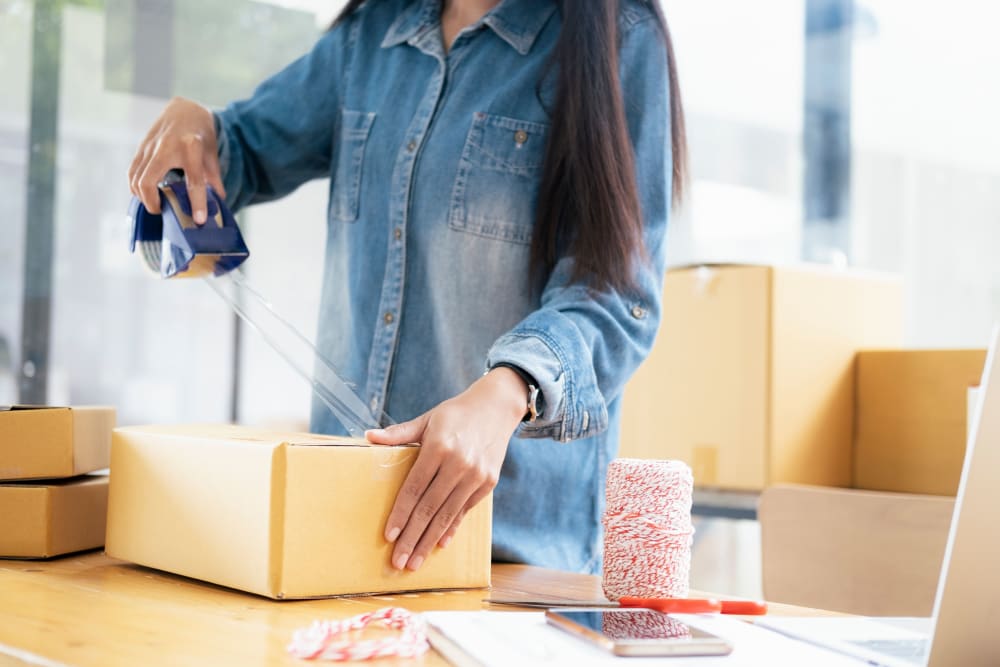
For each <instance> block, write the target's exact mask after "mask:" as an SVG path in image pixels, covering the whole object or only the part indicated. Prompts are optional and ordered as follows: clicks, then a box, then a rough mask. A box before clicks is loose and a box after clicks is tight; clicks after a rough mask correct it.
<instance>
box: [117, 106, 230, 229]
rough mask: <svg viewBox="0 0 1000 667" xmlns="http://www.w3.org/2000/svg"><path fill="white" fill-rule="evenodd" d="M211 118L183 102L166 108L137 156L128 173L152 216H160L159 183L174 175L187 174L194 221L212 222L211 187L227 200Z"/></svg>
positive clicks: (134, 187)
mask: <svg viewBox="0 0 1000 667" xmlns="http://www.w3.org/2000/svg"><path fill="white" fill-rule="evenodd" d="M217 146H218V144H217V139H216V137H215V125H214V119H213V118H212V113H211V111H209V110H208V109H206V108H204V107H202V106H200V105H198V104H196V103H194V102H192V101H190V100H185V99H183V98H174V99H173V100H171V101H170V102H169V103H168V104H167V106H166V107H165V108H164V110H163V113H161V114H160V117H159V119H157V121H156V122H155V123H154V124H153V125H152V127H151V128H150V130H149V132H148V133H147V134H146V137H145V138H144V139H143V140H142V143H140V145H139V149H138V150H136V154H135V157H134V158H133V159H132V164H131V165H130V166H129V169H128V180H129V189H130V190H131V191H132V194H134V195H135V196H136V197H138V198H139V199H140V200H141V201H142V203H143V205H145V207H146V209H147V210H148V211H149V212H150V213H154V214H157V213H160V193H159V183H160V181H161V180H162V179H163V177H164V175H165V174H166V173H167V172H168V171H170V170H171V169H182V170H183V171H184V175H185V179H186V181H187V187H188V196H189V197H190V199H191V209H192V210H191V217H193V218H194V220H195V222H197V223H199V224H202V223H204V222H205V220H206V219H207V217H208V206H207V196H206V192H205V188H206V184H208V183H210V184H211V185H212V187H213V188H215V189H216V191H217V192H218V193H219V195H220V196H223V197H224V196H225V189H224V188H223V185H222V176H221V173H220V169H219V159H218V156H217V155H216V151H217Z"/></svg>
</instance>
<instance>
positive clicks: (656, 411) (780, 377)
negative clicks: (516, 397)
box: [621, 265, 903, 490]
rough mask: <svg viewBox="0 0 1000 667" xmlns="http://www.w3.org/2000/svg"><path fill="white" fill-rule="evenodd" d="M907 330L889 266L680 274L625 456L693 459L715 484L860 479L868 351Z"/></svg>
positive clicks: (668, 298)
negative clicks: (857, 438)
mask: <svg viewBox="0 0 1000 667" xmlns="http://www.w3.org/2000/svg"><path fill="white" fill-rule="evenodd" d="M902 328H903V315H902V289H901V283H900V281H899V279H898V278H897V277H895V276H891V275H887V274H879V273H873V272H863V271H854V270H837V269H833V268H827V267H816V266H796V267H771V266H740V265H721V266H701V267H687V268H681V269H674V270H671V271H668V272H667V275H666V278H665V282H664V292H663V324H662V325H661V327H660V332H659V335H658V337H657V340H656V344H655V346H654V348H653V351H652V353H651V354H650V356H649V358H648V359H647V360H646V362H645V363H644V364H643V365H642V367H641V368H640V369H639V370H638V372H637V373H636V374H635V377H634V378H633V379H632V380H631V382H629V384H628V386H627V387H626V389H625V396H624V403H623V417H624V418H623V420H622V437H621V456H633V457H638V458H661V459H667V458H668V459H680V460H682V461H686V462H687V463H688V464H689V465H691V468H692V470H693V472H694V480H695V484H696V485H698V486H703V487H705V486H707V487H717V488H725V489H737V490H759V489H762V488H764V487H765V486H767V485H769V484H774V483H777V482H798V483H803V484H820V485H825V486H849V485H850V483H851V441H852V433H853V417H854V357H855V353H856V351H857V350H858V349H859V348H870V347H876V346H877V347H890V346H898V345H899V343H900V339H901V337H902Z"/></svg>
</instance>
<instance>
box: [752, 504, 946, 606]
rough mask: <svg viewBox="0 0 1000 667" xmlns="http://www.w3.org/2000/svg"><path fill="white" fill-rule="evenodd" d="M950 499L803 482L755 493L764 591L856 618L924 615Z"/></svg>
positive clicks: (929, 603)
mask: <svg viewBox="0 0 1000 667" xmlns="http://www.w3.org/2000/svg"><path fill="white" fill-rule="evenodd" d="M954 507H955V501H954V499H953V498H942V497H941V496H928V495H917V494H909V493H884V492H878V491H862V490H856V489H833V488H823V487H810V486H774V487H771V488H769V489H766V490H765V491H764V492H763V493H762V494H761V496H760V506H759V508H758V510H757V516H758V518H759V520H760V528H761V552H762V556H763V559H762V564H763V583H764V597H765V598H767V599H768V600H772V601H774V602H784V603H788V604H796V605H802V606H805V607H814V608H818V609H831V610H835V611H841V612H845V613H849V614H861V615H864V616H930V615H931V611H932V609H933V607H934V595H935V593H936V592H937V584H938V575H939V574H940V572H941V563H942V561H943V559H944V549H945V544H946V543H947V540H948V530H949V528H950V527H951V517H952V512H953V510H954Z"/></svg>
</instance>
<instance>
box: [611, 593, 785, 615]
mask: <svg viewBox="0 0 1000 667" xmlns="http://www.w3.org/2000/svg"><path fill="white" fill-rule="evenodd" d="M618 606H620V607H642V608H645V609H655V610H657V611H662V612H663V613H665V614H739V615H742V616H762V615H764V614H766V613H767V603H766V602H758V601H755V600H716V599H715V598H636V597H623V598H620V599H619V600H618Z"/></svg>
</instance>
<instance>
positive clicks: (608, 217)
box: [334, 0, 687, 290]
mask: <svg viewBox="0 0 1000 667" xmlns="http://www.w3.org/2000/svg"><path fill="white" fill-rule="evenodd" d="M365 1H366V0H348V2H347V5H346V7H344V9H343V11H342V12H341V13H340V15H339V16H338V17H337V19H336V20H335V21H334V25H336V24H337V23H338V22H339V21H341V20H342V19H343V18H344V17H346V16H348V15H350V14H351V13H352V12H354V11H355V10H356V9H357V8H358V7H360V6H361V5H362V4H364V2H365ZM556 1H557V3H558V6H559V11H560V13H561V14H562V30H561V32H560V35H559V40H558V42H557V43H556V47H555V51H554V53H553V55H552V63H551V64H552V66H553V67H554V68H555V71H557V72H558V82H557V93H556V100H555V106H554V108H553V109H552V117H553V118H558V119H559V122H558V123H553V124H552V130H551V132H550V133H549V138H548V146H547V147H546V154H545V163H544V167H543V169H542V180H541V184H540V186H539V193H538V209H537V215H536V218H537V221H536V226H535V233H534V236H533V240H532V243H531V267H532V269H533V271H534V272H535V273H536V274H547V273H548V272H549V271H550V270H551V269H552V267H553V266H555V263H556V260H557V259H558V257H559V255H560V254H561V251H563V250H566V251H568V253H569V254H570V255H571V256H572V257H573V258H574V260H575V263H574V272H573V276H572V278H573V279H574V280H578V281H583V282H585V283H587V284H589V285H590V286H591V287H594V288H597V289H606V288H611V289H617V290H628V289H630V288H632V287H633V286H634V284H635V262H636V261H644V260H645V258H646V255H645V250H644V244H643V238H642V208H641V205H640V203H639V193H638V189H637V183H636V173H635V159H634V156H633V153H632V145H631V142H630V140H629V134H628V126H627V124H626V122H625V102H624V100H623V98H622V90H621V82H620V80H619V77H618V42H619V34H618V19H619V12H620V5H621V0H602V1H599V0H556ZM643 2H645V4H647V5H648V6H649V7H650V9H651V10H652V11H653V12H654V13H655V15H656V20H657V22H658V23H659V27H660V29H661V32H662V34H663V39H664V42H665V46H666V51H667V77H668V85H669V91H670V141H671V148H672V155H673V165H672V170H673V174H672V175H673V181H672V182H673V192H672V194H673V203H674V205H676V204H677V203H679V202H680V201H681V199H682V196H683V193H684V188H685V184H686V181H687V140H686V135H685V131H684V111H683V108H682V106H681V95H680V86H679V84H678V82H677V67H676V65H675V63H674V51H673V44H672V42H671V39H670V31H669V30H668V28H667V22H666V20H665V19H664V17H663V12H662V11H661V10H660V6H659V0H643ZM664 120H666V119H664Z"/></svg>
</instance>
